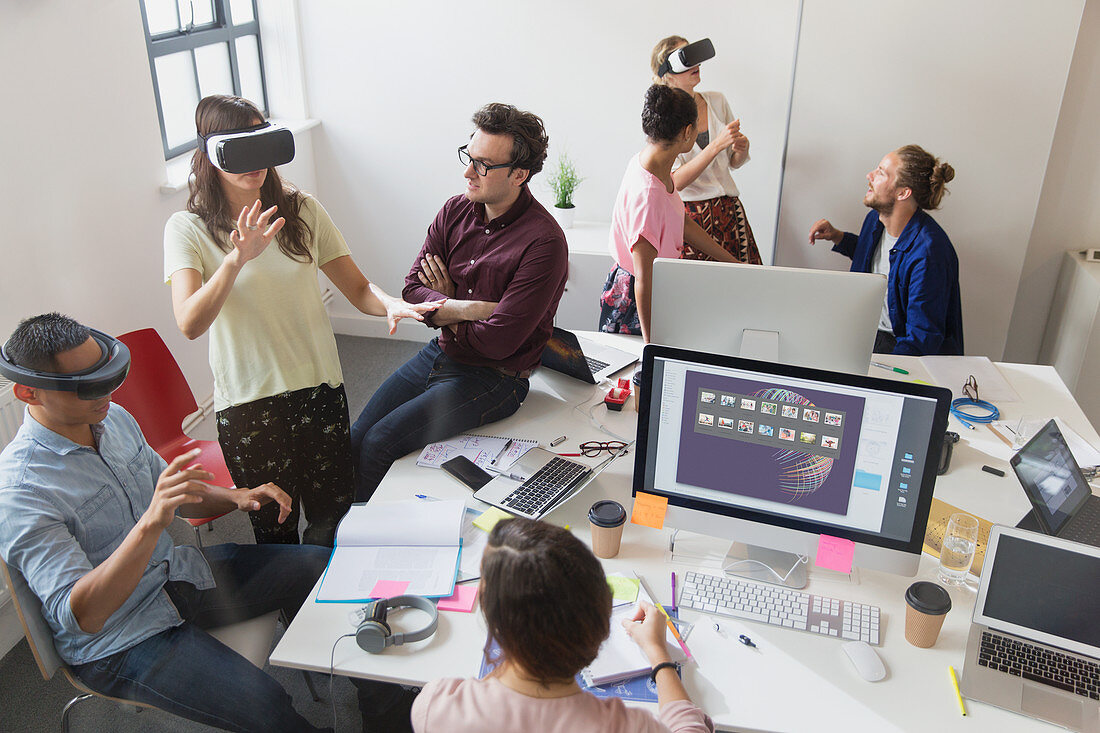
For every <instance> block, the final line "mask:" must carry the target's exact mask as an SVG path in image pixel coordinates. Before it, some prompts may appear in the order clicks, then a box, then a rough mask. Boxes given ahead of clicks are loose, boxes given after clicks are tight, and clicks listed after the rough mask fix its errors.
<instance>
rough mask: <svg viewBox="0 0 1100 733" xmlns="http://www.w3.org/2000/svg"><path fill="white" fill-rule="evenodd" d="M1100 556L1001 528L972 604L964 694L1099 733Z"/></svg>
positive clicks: (1073, 544) (1094, 551)
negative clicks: (976, 596) (972, 613)
mask: <svg viewBox="0 0 1100 733" xmlns="http://www.w3.org/2000/svg"><path fill="white" fill-rule="evenodd" d="M1097 589H1100V548H1096V547H1090V546H1088V545H1082V544H1079V543H1076V542H1070V541H1068V540H1064V539H1061V538H1060V537H1051V536H1049V535H1044V534H1038V533H1036V532H1028V531H1026V530H1022V529H1016V528H1010V527H1004V526H1001V525H995V526H994V527H993V529H992V531H991V532H990V533H989V545H988V549H987V550H986V554H985V564H984V565H983V567H982V578H981V582H980V584H979V586H978V598H977V601H976V602H975V604H974V618H973V623H971V626H970V637H969V639H967V643H966V656H965V659H964V662H963V678H962V686H961V691H962V694H963V695H965V696H966V697H968V698H970V699H972V700H979V701H981V702H987V703H989V704H990V705H996V706H997V707H1000V708H1004V709H1006V710H1010V711H1012V712H1015V713H1022V714H1023V715H1027V716H1029V717H1032V718H1038V719H1040V720H1045V721H1048V722H1050V723H1054V724H1055V725H1060V726H1062V727H1064V728H1069V729H1070V730H1075V731H1089V732H1090V733H1097V732H1098V731H1100V592H1098V591H1097Z"/></svg>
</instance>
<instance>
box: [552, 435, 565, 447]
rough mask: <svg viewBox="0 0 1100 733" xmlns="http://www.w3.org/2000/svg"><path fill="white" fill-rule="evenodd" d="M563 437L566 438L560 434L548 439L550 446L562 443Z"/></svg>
mask: <svg viewBox="0 0 1100 733" xmlns="http://www.w3.org/2000/svg"><path fill="white" fill-rule="evenodd" d="M565 438H566V436H564V435H563V436H561V437H560V438H554V439H553V440H551V441H550V447H551V448H553V447H554V446H555V445H558V444H559V443H564V442H565Z"/></svg>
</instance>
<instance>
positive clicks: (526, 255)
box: [402, 186, 569, 371]
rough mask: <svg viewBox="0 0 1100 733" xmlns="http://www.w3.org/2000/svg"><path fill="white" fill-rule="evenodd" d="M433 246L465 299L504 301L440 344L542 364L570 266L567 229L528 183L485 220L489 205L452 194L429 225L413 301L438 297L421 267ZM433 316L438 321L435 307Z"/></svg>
mask: <svg viewBox="0 0 1100 733" xmlns="http://www.w3.org/2000/svg"><path fill="white" fill-rule="evenodd" d="M428 253H431V254H434V255H436V256H437V257H439V258H441V259H442V260H443V262H444V264H445V265H446V266H447V272H448V273H450V276H451V279H452V280H453V281H454V283H455V296H454V297H455V298H456V299H458V300H488V301H494V302H499V305H497V307H496V310H495V311H494V312H493V315H492V316H490V317H489V319H488V320H484V321H466V322H462V323H459V324H457V332H456V331H452V330H451V329H449V328H444V329H442V331H441V333H440V336H439V346H440V348H441V349H442V350H443V353H445V354H447V356H449V357H451V358H452V359H454V360H455V361H458V362H461V363H463V364H470V365H472V366H491V367H499V368H501V369H507V370H510V371H526V370H528V369H534V368H535V367H536V366H538V363H539V357H540V356H542V349H543V347H544V346H546V342H547V341H548V340H549V339H550V333H551V331H552V330H553V323H554V314H555V313H557V310H558V301H559V300H561V294H562V291H563V290H564V289H565V279H566V276H567V274H568V271H569V250H568V247H567V246H566V243H565V233H564V232H562V230H561V227H560V226H558V223H557V222H556V221H555V220H554V217H553V216H552V215H551V214H550V212H548V211H547V210H546V209H545V208H544V207H543V206H542V204H540V203H539V202H538V201H536V200H535V198H534V196H532V195H531V192H530V191H528V190H527V187H526V186H524V187H523V190H522V191H520V195H519V198H518V199H516V202H515V203H514V204H512V207H511V208H510V209H508V211H507V212H506V213H504V214H503V215H502V216H499V217H497V218H496V219H493V220H492V221H485V205H484V204H474V203H472V202H471V201H470V200H469V199H467V198H466V196H464V195H461V194H460V195H458V196H455V197H454V198H451V199H449V200H448V201H447V203H445V204H444V205H443V208H442V209H440V211H439V213H438V214H436V217H435V221H433V222H432V225H431V226H430V227H428V236H427V238H426V239H425V240H424V246H423V247H422V248H421V249H420V254H419V255H417V257H416V261H415V262H413V266H412V269H411V270H409V274H408V277H406V278H405V287H404V289H403V290H402V295H403V296H404V298H405V300H407V301H408V302H410V303H422V302H424V301H426V300H438V299H439V298H440V293H438V292H436V291H434V290H432V289H431V288H428V287H425V286H424V285H422V284H421V282H420V278H418V277H417V273H418V272H419V271H420V261H421V260H422V259H424V256H425V255H427V254H428ZM425 321H426V322H427V323H429V324H430V325H433V326H434V325H435V324H434V323H433V322H432V318H431V314H430V313H429V314H426V316H425Z"/></svg>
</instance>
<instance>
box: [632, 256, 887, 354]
mask: <svg viewBox="0 0 1100 733" xmlns="http://www.w3.org/2000/svg"><path fill="white" fill-rule="evenodd" d="M885 298H886V278H885V277H883V276H882V275H874V274H870V273H864V272H836V271H833V270H808V269H801V268H797V267H764V266H761V265H741V264H731V263H727V262H700V261H696V260H666V259H658V260H656V261H654V263H653V296H652V306H651V313H652V316H651V328H650V331H651V332H650V341H652V342H653V343H655V344H664V345H666V346H678V347H680V348H683V349H695V350H698V351H709V352H715V353H720V354H729V355H731V356H742V357H745V358H747V359H760V360H762V361H778V362H782V363H784V364H796V365H799V366H809V367H816V368H818V369H831V370H833V371H838V372H848V373H850V374H866V373H867V367H868V365H869V364H870V362H871V350H872V349H873V348H874V345H875V333H876V331H877V330H878V324H879V317H880V316H881V314H882V305H883V302H884V300H885Z"/></svg>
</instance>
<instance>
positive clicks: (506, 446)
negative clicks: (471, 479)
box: [489, 438, 512, 466]
mask: <svg viewBox="0 0 1100 733" xmlns="http://www.w3.org/2000/svg"><path fill="white" fill-rule="evenodd" d="M511 447H512V439H511V438H508V442H507V443H505V444H504V447H503V448H501V449H500V453H497V457H496V458H494V459H493V460H491V461H490V462H489V465H490V466H495V465H497V461H499V460H500V457H501V456H502V455H504V454H505V453H507V452H508V449H509V448H511Z"/></svg>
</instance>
